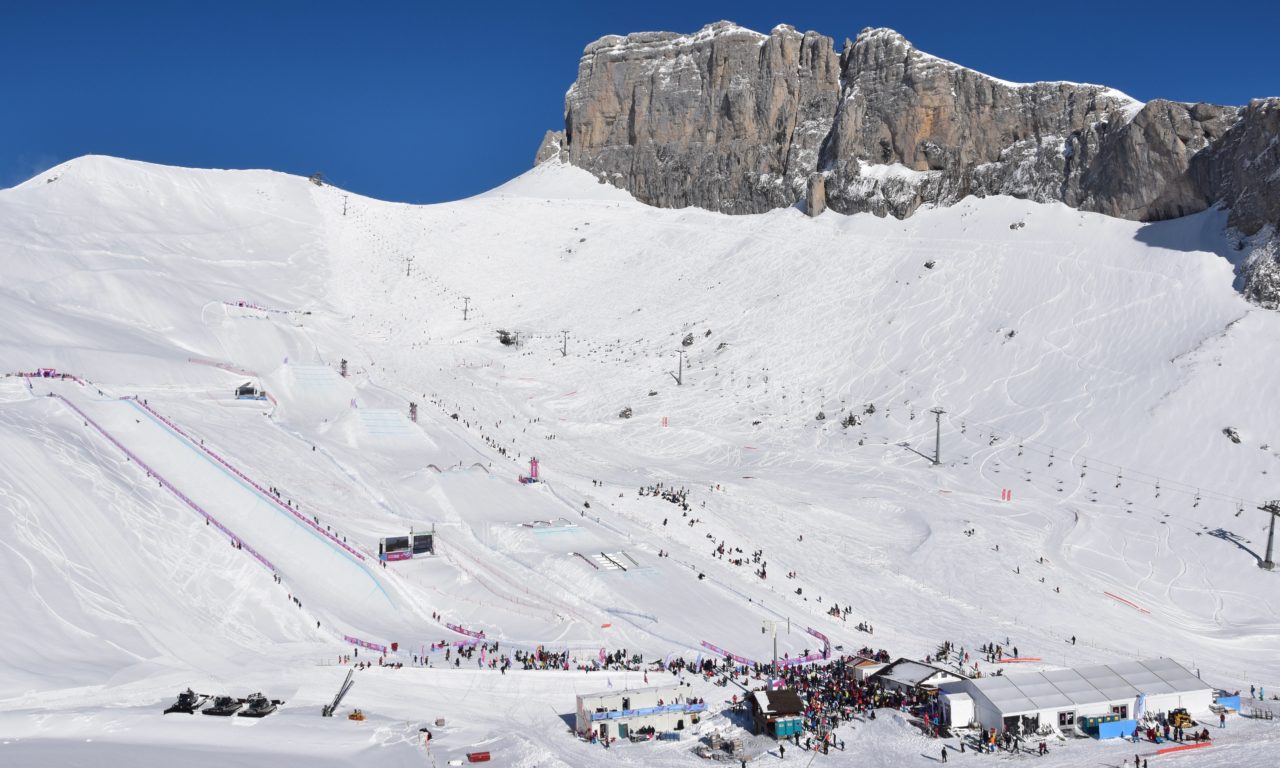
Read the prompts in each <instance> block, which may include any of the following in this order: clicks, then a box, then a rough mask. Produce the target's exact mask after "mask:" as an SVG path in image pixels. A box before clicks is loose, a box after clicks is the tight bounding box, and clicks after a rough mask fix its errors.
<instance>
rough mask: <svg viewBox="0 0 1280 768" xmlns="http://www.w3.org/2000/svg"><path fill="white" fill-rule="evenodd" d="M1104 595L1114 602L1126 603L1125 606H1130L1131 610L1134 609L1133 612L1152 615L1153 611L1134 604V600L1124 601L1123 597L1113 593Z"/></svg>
mask: <svg viewBox="0 0 1280 768" xmlns="http://www.w3.org/2000/svg"><path fill="white" fill-rule="evenodd" d="M1102 594H1104V595H1106V596H1107V597H1109V598H1111V599H1112V600H1115V601H1117V602H1121V603H1124V604H1125V605H1127V606H1129V607H1130V608H1132V609H1133V610H1135V611H1140V612H1142V613H1151V611H1148V610H1147V609H1146V608H1143V607H1142V606H1140V605H1138V604H1137V603H1135V602H1133V601H1132V600H1126V599H1124V598H1123V597H1121V596H1119V595H1116V594H1113V593H1111V592H1103V593H1102Z"/></svg>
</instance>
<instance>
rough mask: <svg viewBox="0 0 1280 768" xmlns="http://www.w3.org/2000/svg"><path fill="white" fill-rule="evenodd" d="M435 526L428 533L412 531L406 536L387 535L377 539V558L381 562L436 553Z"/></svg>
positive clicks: (409, 558)
mask: <svg viewBox="0 0 1280 768" xmlns="http://www.w3.org/2000/svg"><path fill="white" fill-rule="evenodd" d="M435 536H436V532H435V528H434V527H433V528H432V529H431V532H430V533H413V532H410V533H409V534H408V535H407V536H387V537H386V538H382V539H378V559H379V560H382V561H383V562H386V561H394V560H411V559H413V558H415V557H424V556H426V555H434V554H435V553H436V542H435Z"/></svg>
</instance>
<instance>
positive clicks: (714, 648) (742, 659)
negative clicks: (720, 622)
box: [702, 640, 756, 667]
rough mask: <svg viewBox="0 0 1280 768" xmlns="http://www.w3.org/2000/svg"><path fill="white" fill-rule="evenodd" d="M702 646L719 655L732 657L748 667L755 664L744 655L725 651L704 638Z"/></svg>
mask: <svg viewBox="0 0 1280 768" xmlns="http://www.w3.org/2000/svg"><path fill="white" fill-rule="evenodd" d="M702 647H703V648H706V649H707V650H708V651H711V652H712V653H715V654H718V655H720V656H727V657H728V658H731V659H733V660H734V661H736V662H738V663H739V664H746V665H747V666H749V667H752V666H755V664H756V662H754V661H752V660H751V659H748V658H747V657H746V656H739V655H738V654H736V653H730V652H729V651H726V650H725V649H723V648H721V647H720V646H718V645H712V644H711V643H708V642H707V641H706V640H703V641H702Z"/></svg>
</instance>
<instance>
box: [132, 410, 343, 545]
mask: <svg viewBox="0 0 1280 768" xmlns="http://www.w3.org/2000/svg"><path fill="white" fill-rule="evenodd" d="M123 399H125V400H128V401H129V402H131V403H132V404H133V405H135V406H137V407H138V408H141V409H143V410H144V411H146V412H147V413H149V414H151V415H152V416H154V417H155V418H156V419H158V420H159V421H160V423H162V424H164V425H165V426H166V427H168V428H169V429H171V430H173V431H174V432H176V433H177V434H178V435H180V436H182V437H183V438H185V439H186V440H187V442H189V443H191V445H193V446H195V447H196V448H199V449H200V450H201V451H203V452H204V453H206V454H208V456H209V457H210V458H212V459H213V460H214V461H216V462H218V463H219V464H221V465H222V466H223V467H225V468H226V469H227V471H229V472H231V473H232V474H233V475H235V476H236V477H238V478H240V479H241V480H243V481H244V482H246V483H248V484H249V485H250V486H251V487H252V488H254V489H255V490H256V491H257V492H258V493H260V494H262V495H263V496H265V497H266V498H267V499H268V500H269V501H270V502H271V503H272V504H275V505H276V506H277V507H279V508H280V509H281V510H283V511H285V512H288V513H289V514H291V515H293V516H294V518H296V519H297V520H298V521H299V522H301V523H305V524H306V525H307V527H308V528H311V529H312V530H313V531H315V532H316V533H318V534H320V535H321V536H323V537H324V538H325V539H326V540H328V541H329V542H330V543H331V544H333V545H334V546H336V547H338V548H339V549H341V550H342V551H344V552H346V553H347V554H349V555H351V556H352V557H355V558H356V559H357V560H359V561H360V562H361V563H364V562H366V560H367V558H365V556H364V555H363V554H362V553H361V552H360V551H359V550H357V549H356V548H355V547H352V546H351V545H349V544H347V543H346V542H345V541H343V540H342V539H340V538H338V537H337V536H336V535H334V534H333V533H331V532H329V531H326V530H325V529H324V528H323V527H321V526H320V524H319V523H317V522H316V521H315V520H313V519H311V518H308V517H306V516H305V515H303V514H302V513H301V512H299V511H298V510H296V509H294V508H293V506H292V505H290V504H285V503H284V502H282V501H280V499H278V498H276V495H275V494H273V493H271V492H270V491H268V490H267V489H266V488H263V487H262V486H261V485H259V484H258V483H256V482H254V481H253V480H252V479H250V478H249V476H248V475H246V474H245V473H243V472H241V471H240V470H239V469H237V468H236V467H234V466H233V465H232V464H231V462H229V461H227V460H226V459H224V458H222V456H221V455H219V454H218V453H217V452H216V451H214V450H212V449H210V448H207V447H205V445H204V444H203V443H201V442H200V441H199V440H197V439H195V438H193V437H192V436H191V435H189V434H187V433H186V432H185V431H184V430H183V429H182V427H179V426H178V425H177V424H174V423H173V422H172V421H170V420H169V419H167V418H165V417H164V416H162V415H160V413H158V412H157V411H156V409H154V408H152V407H151V406H150V405H148V404H147V403H144V402H143V401H141V400H139V399H138V398H137V397H136V396H134V397H131V398H123Z"/></svg>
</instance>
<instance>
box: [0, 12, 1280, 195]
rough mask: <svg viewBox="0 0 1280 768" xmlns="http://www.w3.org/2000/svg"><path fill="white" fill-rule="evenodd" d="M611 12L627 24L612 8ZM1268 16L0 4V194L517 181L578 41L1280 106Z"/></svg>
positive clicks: (384, 190)
mask: <svg viewBox="0 0 1280 768" xmlns="http://www.w3.org/2000/svg"><path fill="white" fill-rule="evenodd" d="M620 6H625V7H620ZM1278 7H1280V3H1274V2H1273V3H1262V2H1257V3H1252V2H1219V3H1210V4H1197V5H1191V4H1185V5H1184V4H1182V3H1179V2H1161V3H1155V2H1145V1H1144V2H1134V3H1128V2H1116V1H1115V0H1112V1H1111V2H1094V0H1078V1H1077V2H1074V3H1046V2H1034V1H1032V2H1027V1H1026V0H1024V1H1023V2H1006V1H1005V0H995V1H993V2H974V3H963V2H936V3H935V2H931V0H913V2H910V3H900V2H880V3H861V4H859V3H805V4H801V5H790V4H786V3H778V2H754V1H753V0H740V1H739V2H699V1H698V0H684V1H683V2H670V1H669V0H650V1H648V2H638V3H615V2H610V1H609V0H595V2H577V1H576V0H566V1H564V2H539V3H521V4H516V3H503V2H488V3H475V2H471V3H468V2H378V1H377V0H367V1H361V2H357V1H356V0H348V2H344V3H336V2H328V1H327V0H313V1H312V2H286V1H284V0H281V1H278V2H272V1H271V0H259V2H239V1H238V0H221V1H220V2H208V3H197V2H177V1H175V2H128V1H127V0H121V2H112V3H108V2H105V1H104V2H76V1H74V0H44V1H43V2H22V1H20V0H0V187H5V186H10V185H12V184H15V183H17V182H19V181H22V180H23V179H26V178H28V177H30V176H32V175H34V174H36V173H38V172H39V171H42V170H44V169H46V168H48V167H49V166H52V165H54V164H56V163H59V162H62V161H64V160H68V159H70V158H73V157H76V156H78V155H83V154H90V153H96V154H110V155H117V156H121V157H129V158H135V159H140V160H148V161H152V162H158V163H168V164H174V165H186V166H196V167H216V168H273V169H276V170H281V171H287V172H290V173H299V174H310V173H312V172H314V171H317V170H319V171H323V172H324V173H325V174H326V175H328V176H329V177H330V178H331V179H332V180H334V182H335V183H338V184H340V185H341V186H344V187H347V188H349V189H352V190H354V191H356V192H360V193H362V194H367V195H371V196H374V197H380V198H383V199H389V200H402V201H408V202H436V201H441V200H450V199H456V198H459V197H466V196H468V195H471V194H475V193H477V192H480V191H483V190H485V189H488V188H491V187H493V186H495V185H497V184H499V183H501V182H502V181H504V180H506V179H508V178H510V177H512V176H515V175H517V174H519V173H521V172H523V171H524V170H525V169H526V168H528V167H529V164H530V163H531V162H532V158H533V154H534V151H535V150H536V149H537V146H538V142H539V141H540V140H541V138H542V135H543V132H544V131H545V130H546V129H548V128H559V127H562V124H563V100H564V92H565V89H566V88H568V86H569V84H570V83H571V82H572V81H573V78H574V76H575V74H576V72H577V64H578V57H579V55H580V54H581V52H582V48H583V46H585V45H586V44H587V43H588V42H590V41H591V40H593V39H595V38H597V37H599V36H601V35H605V34H623V33H626V32H631V31H640V30H655V29H664V30H673V31H681V32H687V31H693V30H695V29H697V28H699V27H701V26H702V25H703V24H705V23H709V22H711V21H715V20H718V19H724V18H727V19H731V20H733V21H736V22H737V23H739V24H742V25H743V26H747V27H751V28H754V29H758V30H761V31H766V32H767V31H768V30H769V29H771V28H772V27H773V26H775V25H776V24H779V23H787V24H791V25H793V26H795V27H796V28H797V29H801V30H806V29H814V30H817V31H819V32H822V33H823V34H826V35H828V36H830V37H833V38H835V39H836V41H837V46H838V45H839V43H840V42H841V41H843V39H844V38H846V37H849V38H853V37H855V36H857V33H858V31H859V30H860V29H862V28H863V27H867V26H889V27H893V28H895V29H897V30H898V31H899V32H902V33H903V34H904V35H906V37H907V38H908V39H909V40H911V41H912V42H914V43H915V44H916V45H917V46H918V47H920V48H922V49H924V50H926V51H929V52H930V53H934V54H936V55H939V56H943V57H945V58H949V59H953V60H955V61H958V62H960V63H962V64H965V65H966V66H970V67H973V68H975V69H979V70H983V71H986V72H988V73H990V74H993V75H996V76H999V77H1002V78H1005V79H1008V80H1019V81H1031V80H1077V81H1083V82H1097V83H1104V84H1106V85H1111V86H1114V87H1117V88H1119V89H1121V90H1123V91H1126V92H1128V93H1129V94H1130V95H1132V96H1134V97H1136V98H1139V99H1144V100H1147V99H1152V98H1171V99H1177V100H1183V101H1212V102H1217V103H1226V104H1241V103H1244V102H1245V101H1247V100H1248V99H1249V98H1251V97H1256V96H1270V95H1280V67H1277V66H1276V64H1275V58H1274V53H1273V51H1274V35H1275V30H1276V29H1277V22H1280V9H1278Z"/></svg>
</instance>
